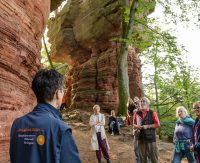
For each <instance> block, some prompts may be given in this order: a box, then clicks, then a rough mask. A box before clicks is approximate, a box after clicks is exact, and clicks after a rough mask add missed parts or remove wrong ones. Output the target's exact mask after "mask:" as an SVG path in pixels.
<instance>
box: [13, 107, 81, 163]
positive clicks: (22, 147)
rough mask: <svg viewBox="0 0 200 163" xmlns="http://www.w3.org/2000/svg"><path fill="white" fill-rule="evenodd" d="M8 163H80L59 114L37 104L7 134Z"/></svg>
mask: <svg viewBox="0 0 200 163" xmlns="http://www.w3.org/2000/svg"><path fill="white" fill-rule="evenodd" d="M10 161H11V163H80V162H81V160H80V156H79V153H78V149H77V147H76V144H75V141H74V139H73V137H72V132H71V129H70V128H69V126H68V125H67V124H66V123H65V122H64V121H63V120H62V117H61V114H60V112H59V111H58V110H57V109H55V108H54V107H53V106H51V105H50V104H47V103H39V104H38V105H37V106H36V107H35V108H34V109H33V111H32V112H30V113H28V114H26V115H25V116H23V117H20V118H18V119H16V120H15V121H14V123H13V125H12V128H11V134H10Z"/></svg>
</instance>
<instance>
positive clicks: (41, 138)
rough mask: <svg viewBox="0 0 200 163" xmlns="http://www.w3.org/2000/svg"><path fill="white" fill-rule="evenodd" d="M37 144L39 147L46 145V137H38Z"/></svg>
mask: <svg viewBox="0 0 200 163" xmlns="http://www.w3.org/2000/svg"><path fill="white" fill-rule="evenodd" d="M37 143H38V144H39V145H44V143H45V137H44V136H43V135H38V137H37Z"/></svg>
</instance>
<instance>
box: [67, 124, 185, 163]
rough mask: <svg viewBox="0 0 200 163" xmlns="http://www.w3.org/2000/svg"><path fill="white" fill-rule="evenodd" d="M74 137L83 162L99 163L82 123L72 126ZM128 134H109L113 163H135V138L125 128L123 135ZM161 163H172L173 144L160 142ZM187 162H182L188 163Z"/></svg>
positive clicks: (183, 162)
mask: <svg viewBox="0 0 200 163" xmlns="http://www.w3.org/2000/svg"><path fill="white" fill-rule="evenodd" d="M71 126H72V129H73V135H74V137H75V139H76V143H77V145H78V149H79V151H80V155H81V160H82V161H83V163H97V159H96V155H95V152H93V151H91V150H90V138H91V134H90V129H89V127H88V126H86V125H84V124H82V123H73V124H71ZM123 132H125V133H126V134H121V135H116V136H111V135H110V134H108V133H107V138H108V141H109V145H110V148H111V149H110V151H109V153H110V156H111V161H112V163H135V160H134V153H133V138H132V136H131V134H127V132H129V133H130V131H129V129H127V128H124V129H123V130H122V133H123ZM157 143H158V149H159V162H160V163H170V158H171V154H172V151H173V144H172V143H167V142H163V141H160V140H158V141H157ZM104 162H106V161H105V160H104ZM186 162H187V161H182V163H186Z"/></svg>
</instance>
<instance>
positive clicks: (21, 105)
mask: <svg viewBox="0 0 200 163" xmlns="http://www.w3.org/2000/svg"><path fill="white" fill-rule="evenodd" d="M49 11H50V1H49V0H43V1H42V0H34V1H30V0H29V1H26V0H9V1H5V0H3V1H2V0H1V1H0V97H1V98H0V147H1V148H0V162H7V161H8V160H9V157H8V148H9V146H8V145H9V132H10V127H11V124H12V122H13V120H14V119H15V118H17V117H19V116H21V115H23V114H25V113H27V112H28V111H30V110H31V109H32V107H33V105H34V104H35V102H36V101H35V97H34V94H33V92H32V91H31V81H32V78H33V76H34V74H35V73H36V71H38V69H39V68H40V49H41V37H42V34H43V31H44V27H45V24H46V22H47V18H48V14H49Z"/></svg>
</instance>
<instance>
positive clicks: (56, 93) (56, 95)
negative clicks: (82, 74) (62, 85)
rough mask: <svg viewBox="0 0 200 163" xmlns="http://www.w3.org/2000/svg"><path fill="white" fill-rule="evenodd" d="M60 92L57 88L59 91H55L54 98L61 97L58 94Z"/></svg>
mask: <svg viewBox="0 0 200 163" xmlns="http://www.w3.org/2000/svg"><path fill="white" fill-rule="evenodd" d="M58 94H59V92H58V90H57V91H56V92H55V94H54V99H56V100H57V99H58V98H59V95H58Z"/></svg>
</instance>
